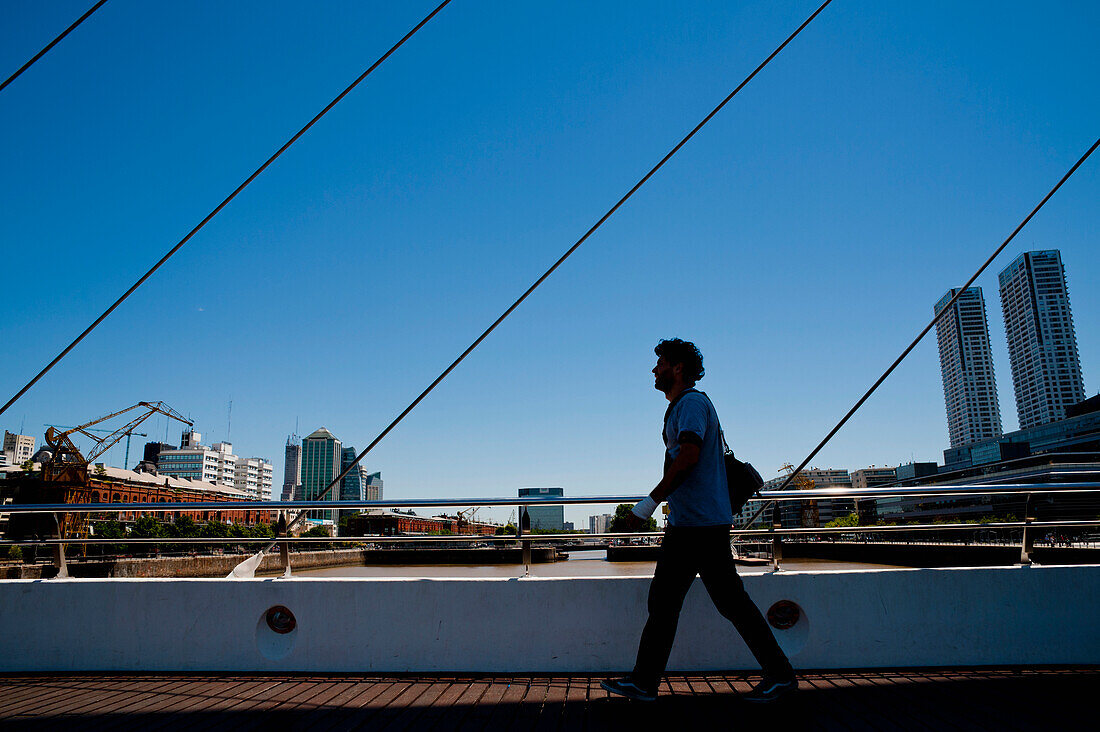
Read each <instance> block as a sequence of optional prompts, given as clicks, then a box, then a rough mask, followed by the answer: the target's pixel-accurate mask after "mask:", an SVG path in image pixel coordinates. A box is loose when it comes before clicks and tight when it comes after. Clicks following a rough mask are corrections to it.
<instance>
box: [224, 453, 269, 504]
mask: <svg viewBox="0 0 1100 732" xmlns="http://www.w3.org/2000/svg"><path fill="white" fill-rule="evenodd" d="M273 474H274V469H273V466H272V464H271V463H270V462H268V461H267V460H265V459H264V458H259V457H250V458H237V462H236V464H235V465H234V466H233V487H234V488H236V489H237V490H239V491H241V492H243V493H245V494H247V495H248V497H249V498H251V499H252V500H254V501H270V500H271V484H272V482H273V480H272V476H273Z"/></svg>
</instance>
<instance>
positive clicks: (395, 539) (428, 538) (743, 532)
mask: <svg viewBox="0 0 1100 732" xmlns="http://www.w3.org/2000/svg"><path fill="white" fill-rule="evenodd" d="M1091 526H1097V527H1100V519H1067V520H1064V521H997V522H990V523H984V524H886V525H880V526H836V527H817V528H813V527H798V528H775V529H771V528H768V529H734V530H733V531H731V532H730V533H731V535H732V536H763V537H768V538H771V537H772V536H776V535H780V536H783V535H789V534H793V535H799V534H808V535H819V534H873V533H879V532H895V531H897V532H901V531H965V530H967V529H969V530H986V529H1020V528H1025V527H1026V528H1056V527H1060V528H1085V527H1091ZM663 535H664V532H663V531H648V532H631V533H604V534H577V533H572V534H564V533H563V534H524V535H523V536H518V535H516V534H441V535H434V534H418V535H402V536H376V535H372V534H367V535H364V536H286V537H271V536H260V537H239V538H235V537H225V536H220V537H208V538H204V537H175V538H173V537H168V536H157V537H141V538H133V537H127V536H123V537H119V538H116V539H94V538H82V539H77V538H72V539H56V538H51V539H27V540H14V541H13V540H0V546H12V545H18V546H34V545H48V544H263V543H266V542H269V541H272V540H273V539H276V538H277V539H278V542H279V543H280V544H281V543H283V542H287V543H290V544H296V543H297V544H331V543H337V542H338V543H358V544H376V543H408V542H435V541H441V542H458V541H463V542H465V541H483V542H497V543H501V542H520V541H530V542H540V541H564V540H570V539H641V538H644V539H656V538H660V537H661V536H663Z"/></svg>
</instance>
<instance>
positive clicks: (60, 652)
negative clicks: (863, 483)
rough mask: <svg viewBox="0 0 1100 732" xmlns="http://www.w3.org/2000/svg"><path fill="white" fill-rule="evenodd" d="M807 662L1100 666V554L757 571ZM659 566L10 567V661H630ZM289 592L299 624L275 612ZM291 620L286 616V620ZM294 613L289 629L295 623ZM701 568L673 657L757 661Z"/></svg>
mask: <svg viewBox="0 0 1100 732" xmlns="http://www.w3.org/2000/svg"><path fill="white" fill-rule="evenodd" d="M745 585H746V587H747V588H748V590H749V592H750V594H751V595H752V596H753V598H754V599H755V600H756V602H757V603H758V604H759V605H760V607H761V608H762V609H763V610H764V611H765V612H766V611H767V609H768V608H769V607H770V606H771V605H772V604H773V603H775V602H777V601H779V600H790V601H792V602H793V603H795V604H796V605H797V606H798V608H799V609H800V611H801V613H800V618H799V620H798V621H797V622H796V623H795V624H794V625H793V627H791V628H790V629H788V630H782V631H776V636H777V637H778V638H779V641H780V643H781V645H782V646H783V647H784V648H785V649H786V651H787V653H788V654H789V655H790V656H791V660H792V661H793V662H794V664H795V666H796V667H799V668H853V667H905V666H959V665H965V666H970V665H1006V664H1075V663H1083V664H1084V663H1087V664H1095V663H1098V662H1100V632H1097V626H1096V608H1097V607H1100V566H1097V565H1089V566H1073V567H1050V566H1044V567H1040V566H1032V567H998V568H977V569H896V570H894V569H891V570H876V571H846V572H780V573H778V574H767V575H756V576H749V577H745ZM648 586H649V581H648V578H636V577H616V578H578V579H540V578H530V579H343V578H318V579H308V578H300V579H290V580H284V579H256V580H211V579H206V580H204V579H191V580H186V579H185V580H167V579H164V580H158V579H146V580H125V579H114V580H90V579H69V580H39V581H29V580H11V581H5V582H0V628H2V629H3V630H2V632H0V670H2V671H65V672H71V671H108V670H111V671H118V670H131V671H354V672H364V671H369V672H405V671H416V672H418V671H424V672H430V671H475V672H520V671H553V672H584V671H607V672H613V671H623V670H628V669H629V668H630V667H631V666H632V665H633V662H634V654H635V651H636V647H637V642H638V635H639V632H640V631H641V627H642V624H643V622H644V621H645V612H646V611H645V601H646V592H647V589H648ZM278 605H281V606H284V607H286V608H287V609H289V610H290V612H291V613H292V614H293V617H294V627H293V629H292V630H290V632H288V633H277V632H276V631H274V630H272V629H271V627H270V626H269V623H268V622H267V615H268V610H269V609H270V608H272V607H274V606H278ZM279 620H280V618H275V621H276V622H275V625H276V626H278V625H279V622H278V621H279ZM282 620H283V621H284V623H283V625H282V626H281V627H282V628H283V629H284V630H285V629H287V624H286V623H285V617H284V618H282ZM752 668H755V663H754V662H753V660H752V657H751V656H750V655H749V653H748V651H747V650H746V648H745V646H744V644H743V643H742V642H741V640H740V638H739V637H738V636H737V634H736V632H734V630H733V629H732V627H731V626H730V625H729V623H727V622H726V621H725V620H724V619H723V618H721V617H720V616H719V615H718V613H717V612H716V611H715V610H714V607H713V606H712V605H711V604H710V601H709V598H707V596H706V592H705V590H704V589H703V587H702V585H701V583H700V582H699V581H696V584H695V586H694V587H693V588H692V589H691V592H690V593H689V595H688V598H687V601H686V603H685V605H684V611H683V615H682V616H681V620H680V626H679V635H678V637H677V639H676V647H675V648H674V650H673V654H672V660H671V662H670V669H678V670H718V669H752Z"/></svg>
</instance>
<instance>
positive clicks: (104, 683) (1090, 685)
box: [0, 666, 1100, 732]
mask: <svg viewBox="0 0 1100 732" xmlns="http://www.w3.org/2000/svg"><path fill="white" fill-rule="evenodd" d="M602 678H603V677H602V676H477V675H473V676H453V675H399V676H381V675H346V674H340V675H335V674H334V675H262V674H255V675H239V674H235V675H201V674H189V675H167V674H157V675H150V674H106V675H63V676H62V675H4V676H0V727H3V728H4V729H8V730H15V729H34V730H49V729H58V730H73V729H95V730H108V729H118V730H125V729H141V730H143V731H146V732H148V731H151V730H158V731H159V730H173V729H202V730H204V732H213V730H245V729H258V730H270V729H285V728H290V729H303V730H309V731H310V732H329V731H333V730H350V729H364V730H366V729H369V730H381V729H385V730H394V731H396V730H505V729H507V730H512V729H515V730H558V729H560V730H583V729H587V730H618V729H624V728H625V729H632V728H633V729H648V728H651V727H652V726H653V725H654V724H655V723H664V724H670V725H677V726H682V725H683V724H685V723H688V722H689V720H690V724H691V725H692V726H693V727H697V728H701V729H702V728H706V727H709V726H710V725H711V724H714V725H721V727H716V728H720V729H724V728H726V727H728V726H729V725H730V723H731V722H734V721H736V723H737V725H738V726H739V727H741V728H744V729H751V728H753V727H756V728H758V729H784V728H788V727H790V728H796V729H797V728H801V729H829V730H833V729H835V730H867V729H875V730H879V729H895V730H952V729H966V730H972V729H990V730H994V729H995V730H1008V729H1040V728H1043V729H1057V728H1066V729H1073V728H1077V727H1078V726H1079V724H1080V720H1082V719H1090V718H1093V715H1094V710H1095V707H1094V703H1095V697H1096V694H1097V692H1098V691H1100V683H1098V682H1100V667H1097V666H1089V667H1058V668H1048V667H1035V668H996V669H991V668H979V669H919V670H913V669H906V670H896V671H891V670H882V669H875V670H862V671H822V672H807V673H805V674H804V675H803V676H802V677H801V678H802V681H801V686H800V689H799V692H798V693H797V694H795V695H793V696H791V697H789V699H788V700H783V701H781V702H779V703H776V704H771V705H764V706H754V705H751V704H747V703H745V702H743V701H741V700H740V699H739V698H738V695H739V694H740V693H742V692H745V691H747V690H748V689H749V686H750V684H751V683H752V682H753V681H755V680H756V679H755V678H754V677H751V676H747V675H744V674H740V673H727V674H707V675H689V676H673V677H671V678H670V679H669V680H668V681H667V683H665V684H664V686H663V687H662V690H661V697H660V698H659V699H658V700H657V701H656V702H653V703H652V704H644V703H637V702H629V701H626V700H623V699H619V698H610V699H609V698H608V696H607V694H606V693H605V692H604V691H602V690H601V689H600V686H599V682H600V680H601V679H602ZM673 729H675V727H673Z"/></svg>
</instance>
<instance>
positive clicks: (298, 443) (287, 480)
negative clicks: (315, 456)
mask: <svg viewBox="0 0 1100 732" xmlns="http://www.w3.org/2000/svg"><path fill="white" fill-rule="evenodd" d="M301 485H302V440H301V438H299V437H298V435H293V434H292V435H287V438H286V453H285V455H284V458H283V492H282V494H281V495H280V496H279V500H280V501H293V500H295V499H296V498H300V497H301V495H300V494H301V490H300V489H301Z"/></svg>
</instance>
